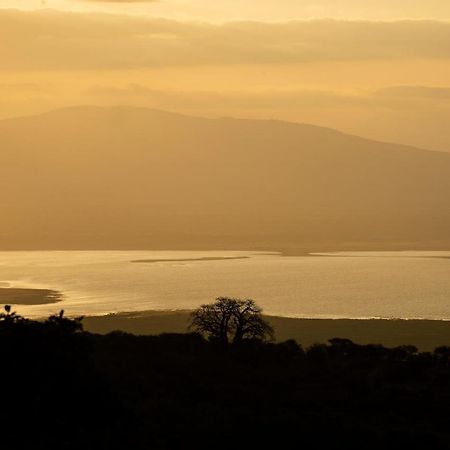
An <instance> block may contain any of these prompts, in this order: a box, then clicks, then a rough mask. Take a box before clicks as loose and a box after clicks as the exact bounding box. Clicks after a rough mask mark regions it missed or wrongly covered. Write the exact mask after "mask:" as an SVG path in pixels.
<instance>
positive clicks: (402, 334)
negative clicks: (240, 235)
mask: <svg viewBox="0 0 450 450" xmlns="http://www.w3.org/2000/svg"><path fill="white" fill-rule="evenodd" d="M190 312H191V311H188V310H181V311H141V312H123V313H116V314H109V315H106V316H88V317H85V318H84V320H83V324H84V327H85V329H86V330H87V331H90V332H92V333H98V334H107V333H110V332H112V331H122V332H125V333H132V334H137V335H155V334H162V333H186V332H188V331H189V330H188V323H189V314H190ZM264 317H265V319H266V320H267V321H268V322H269V323H270V324H271V325H272V326H273V328H274V329H275V335H276V340H277V341H280V342H281V341H286V340H288V339H294V340H296V341H297V342H298V343H299V344H301V345H302V346H303V347H308V346H310V345H313V344H315V343H326V342H327V341H328V340H329V339H332V338H335V337H340V338H347V339H350V340H352V341H354V342H355V343H358V344H382V345H384V346H386V347H397V346H401V345H415V346H416V347H418V348H419V350H421V351H432V350H434V348H436V347H439V346H443V345H450V321H445V320H427V319H300V318H286V317H276V316H264Z"/></svg>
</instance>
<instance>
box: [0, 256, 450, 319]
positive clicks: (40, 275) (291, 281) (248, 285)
mask: <svg viewBox="0 0 450 450" xmlns="http://www.w3.org/2000/svg"><path fill="white" fill-rule="evenodd" d="M220 257H232V258H237V257H246V258H242V259H228V260H226V259H225V260H218V259H213V260H208V259H207V258H220ZM201 258H206V259H203V260H197V261H195V259H201ZM183 259H184V260H190V261H174V260H183ZM134 260H157V261H156V262H149V263H135V262H131V261H134ZM161 260H171V261H161ZM0 286H10V287H30V288H33V287H35V288H49V289H55V290H59V291H61V292H62V293H63V294H64V300H63V302H61V303H59V304H53V305H39V306H18V307H17V308H16V309H17V311H18V312H19V313H21V314H25V315H27V316H40V315H48V314H50V313H54V312H56V311H58V310H59V309H61V308H64V309H65V310H66V312H67V313H68V314H81V315H94V314H107V313H111V312H120V311H143V310H167V309H170V310H172V309H190V308H193V307H197V306H198V305H200V304H201V303H205V302H210V301H212V300H213V299H214V298H215V297H218V296H221V295H226V296H236V297H250V298H253V299H254V300H255V301H256V302H257V303H258V304H260V305H261V306H262V307H263V308H264V311H265V313H267V314H276V315H281V316H289V317H328V318H330V317H331V318H338V317H348V318H364V317H402V318H430V319H449V320H450V252H365V253H363V252H358V253H356V252H351V253H350V252H348V253H334V254H321V255H311V256H301V257H285V256H280V255H278V254H264V253H251V252H223V251H217V252H186V251H179V252H178V251H164V252H162V251H141V252H138V251H101V252H98V251H85V252H78V251H70V252H0Z"/></svg>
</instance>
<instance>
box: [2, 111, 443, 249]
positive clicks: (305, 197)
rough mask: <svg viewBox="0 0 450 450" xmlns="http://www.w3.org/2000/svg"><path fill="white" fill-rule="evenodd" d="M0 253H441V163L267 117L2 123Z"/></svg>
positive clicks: (428, 155) (84, 116)
mask: <svg viewBox="0 0 450 450" xmlns="http://www.w3.org/2000/svg"><path fill="white" fill-rule="evenodd" d="M0 149H1V150H0V159H1V161H0V201H1V203H0V204H1V205H2V220H1V221H0V249H72V248H74V249H95V248H102V249H122V248H129V249H131V248H133V249H136V248H141V249H152V248H159V249H163V248H180V249H181V248H190V249H201V248H210V249H221V248H234V249H272V250H277V249H281V250H287V251H297V250H302V249H306V250H315V249H330V250H333V249H358V248H362V249H390V248H412V249H420V248H424V249H434V248H444V247H446V248H447V249H448V248H450V202H449V199H450V154H447V153H440V152H432V151H427V150H421V149H417V148H413V147H406V146H399V145H395V144H387V143H382V142H375V141H371V140H367V139H363V138H360V137H356V136H351V135H346V134H343V133H340V132H338V131H335V130H331V129H327V128H321V127H317V126H313V125H305V124H295V123H289V122H282V121H273V120H244V119H230V118H221V119H204V118H198V117H190V116H184V115H181V114H175V113H169V112H163V111H155V110H149V109H145V108H133V107H109V108H102V107H73V108H66V109H61V110H56V111H52V112H49V113H45V114H40V115H35V116H29V117H23V118H16V119H8V120H3V121H0Z"/></svg>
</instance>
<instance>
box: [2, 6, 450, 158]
mask: <svg viewBox="0 0 450 450" xmlns="http://www.w3.org/2000/svg"><path fill="white" fill-rule="evenodd" d="M14 8H15V9H14ZM74 104H99V105H109V104H130V105H139V106H148V107H153V108H160V109H167V110H174V111H181V112H186V113H193V114H197V115H205V116H224V115H227V116H228V115H231V116H239V117H260V118H268V117H269V118H280V119H288V120H293V121H299V122H310V123H315V124H320V125H325V126H330V127H334V128H338V129H341V130H343V131H347V132H351V133H355V134H360V135H363V136H368V137H373V138H376V139H381V140H390V141H395V142H402V143H410V144H414V145H418V146H422V147H428V148H432V149H440V150H449V151H450V133H448V125H447V124H448V121H449V119H450V1H448V0H429V1H424V0H389V1H388V0H377V1H375V0H365V1H363V0H342V1H339V0H315V1H314V0H226V1H225V0H223V1H222V0H216V1H211V0H158V1H145V2H133V1H130V0H128V1H123V2H121V1H114V2H106V1H92V0H82V1H80V0H45V1H37V0H36V1H35V0H14V1H13V0H0V118H7V117H11V116H18V115H24V114H30V113H37V112H41V111H45V110H48V109H53V108H56V107H63V106H69V105H74Z"/></svg>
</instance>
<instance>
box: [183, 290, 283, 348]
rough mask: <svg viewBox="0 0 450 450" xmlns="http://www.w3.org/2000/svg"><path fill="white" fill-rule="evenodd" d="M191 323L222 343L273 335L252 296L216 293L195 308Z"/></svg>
mask: <svg viewBox="0 0 450 450" xmlns="http://www.w3.org/2000/svg"><path fill="white" fill-rule="evenodd" d="M190 326H191V328H192V329H194V330H196V331H198V332H200V333H202V334H205V335H207V336H208V337H209V338H210V339H213V340H218V341H220V342H222V343H223V344H225V345H228V344H229V343H233V344H239V343H241V342H242V341H243V340H245V339H259V340H266V339H273V337H274V332H273V329H272V327H271V326H270V325H269V324H268V323H267V322H266V321H265V320H264V319H263V317H262V309H261V308H260V307H259V306H258V305H256V303H255V302H254V301H253V300H251V299H239V298H229V297H219V298H217V299H216V301H215V302H214V303H210V304H206V305H202V306H200V308H198V309H197V310H195V311H194V312H193V313H192V315H191V325H190Z"/></svg>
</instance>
